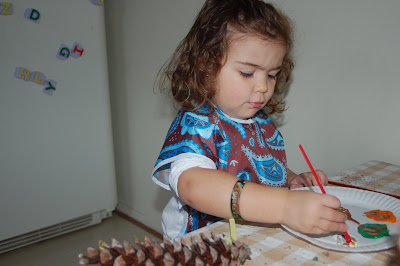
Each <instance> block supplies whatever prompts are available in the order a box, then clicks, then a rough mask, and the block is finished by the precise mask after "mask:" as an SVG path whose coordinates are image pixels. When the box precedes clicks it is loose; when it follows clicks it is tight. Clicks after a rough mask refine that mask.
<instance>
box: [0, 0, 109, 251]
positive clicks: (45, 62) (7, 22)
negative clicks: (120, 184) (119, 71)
mask: <svg viewBox="0 0 400 266" xmlns="http://www.w3.org/2000/svg"><path fill="white" fill-rule="evenodd" d="M103 1H104V0H99V1H96V0H68V1H65V0H18V1H17V0H15V1H12V0H8V1H7V0H6V1H1V2H0V25H1V31H0V51H1V52H0V83H1V84H0V129H1V130H0V253H3V252H6V251H8V250H11V249H14V248H18V247H21V246H24V245H28V244H31V243H34V242H37V241H41V240H44V239H47V238H50V237H53V236H56V235H60V234H63V233H67V232H70V231H73V230H77V229H80V228H83V227H86V226H89V225H93V224H96V223H99V222H101V220H102V219H103V218H106V217H109V216H110V215H111V212H112V211H113V210H114V209H115V206H116V201H117V197H116V180H115V169H114V155H113V144H112V128H111V113H110V99H109V86H108V77H107V54H106V39H105V38H106V36H105V25H104V23H105V21H104V5H103V4H104V3H103Z"/></svg>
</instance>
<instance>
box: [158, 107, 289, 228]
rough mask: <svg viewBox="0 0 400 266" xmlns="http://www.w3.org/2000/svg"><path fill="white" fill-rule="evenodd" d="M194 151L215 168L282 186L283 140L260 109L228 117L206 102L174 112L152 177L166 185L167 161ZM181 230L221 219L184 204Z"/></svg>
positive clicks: (284, 167) (284, 181) (284, 179)
mask: <svg viewBox="0 0 400 266" xmlns="http://www.w3.org/2000/svg"><path fill="white" fill-rule="evenodd" d="M190 154H197V155H201V156H205V157H207V158H209V159H210V160H212V161H213V162H214V163H215V166H216V169H219V170H222V171H225V172H228V173H230V174H232V175H235V176H237V177H239V178H242V179H245V180H249V181H251V182H254V183H258V184H263V185H266V186H274V187H287V163H286V154H285V145H284V141H283V138H282V136H281V134H280V133H279V131H278V129H277V128H276V126H275V125H274V124H273V122H272V120H271V119H270V118H269V117H268V116H267V115H266V114H265V113H264V112H263V111H259V112H258V113H257V114H256V115H255V116H254V117H253V118H252V119H251V120H238V121H237V120H235V121H234V120H232V119H230V118H229V117H227V116H226V115H224V114H223V113H222V112H221V111H220V110H219V109H217V108H215V110H214V111H208V110H207V108H206V107H204V108H202V109H199V110H197V111H195V112H189V111H185V110H182V111H181V112H179V114H178V115H177V117H176V118H175V120H174V121H173V122H172V125H171V127H170V129H169V131H168V134H167V137H166V140H165V143H164V146H163V147H162V149H161V152H160V155H159V157H158V159H157V162H156V165H155V167H154V169H153V180H155V182H156V183H157V184H159V185H160V186H162V187H164V188H166V189H170V188H169V180H168V176H169V173H170V165H171V163H172V162H173V161H174V160H176V159H177V158H179V157H180V156H188V155H190ZM185 210H186V211H187V212H188V219H189V220H188V223H187V230H186V233H188V232H191V231H193V230H196V229H198V228H201V227H203V226H206V225H208V224H211V223H214V222H216V221H218V220H221V219H220V218H218V217H214V216H211V215H207V214H204V213H201V212H199V211H197V210H195V209H193V208H191V207H189V206H185Z"/></svg>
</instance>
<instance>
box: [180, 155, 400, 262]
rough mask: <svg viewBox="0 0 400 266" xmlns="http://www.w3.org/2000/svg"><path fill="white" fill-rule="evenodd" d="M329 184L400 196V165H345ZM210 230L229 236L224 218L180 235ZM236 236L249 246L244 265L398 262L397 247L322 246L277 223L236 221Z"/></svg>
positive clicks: (187, 239) (190, 234)
mask: <svg viewBox="0 0 400 266" xmlns="http://www.w3.org/2000/svg"><path fill="white" fill-rule="evenodd" d="M330 184H331V185H341V186H350V187H359V188H363V189H367V190H376V191H379V192H381V193H385V194H390V195H393V196H396V197H399V198H400V166H398V165H393V164H389V163H385V162H379V161H370V162H367V163H364V164H361V165H359V166H357V167H354V168H351V169H348V170H346V171H344V172H342V173H340V174H338V176H336V177H333V178H332V180H331V178H330ZM211 232H214V233H215V234H217V235H219V236H221V235H226V236H229V235H230V233H229V222H228V221H226V220H223V221H220V222H217V223H214V224H212V225H210V226H207V227H203V228H200V229H199V230H196V231H194V232H191V233H189V234H187V235H185V236H183V237H182V240H184V241H185V242H187V243H189V241H190V238H191V237H194V238H195V239H196V240H198V241H201V240H200V235H199V234H200V233H204V234H205V235H206V236H207V237H209V236H210V234H211ZM236 232H237V236H238V240H239V241H240V242H242V243H245V244H246V245H248V246H249V247H250V248H251V251H252V255H251V260H247V261H246V263H245V265H321V264H326V265H400V254H399V252H398V251H397V249H396V248H393V249H390V250H385V251H380V252H371V253H346V252H338V251H331V250H325V249H323V248H320V247H318V246H315V245H313V244H310V243H308V242H306V241H304V240H302V239H300V238H297V237H295V236H293V235H291V234H290V233H288V232H287V231H285V230H284V229H283V228H282V227H281V226H279V225H270V224H256V223H248V222H237V223H236Z"/></svg>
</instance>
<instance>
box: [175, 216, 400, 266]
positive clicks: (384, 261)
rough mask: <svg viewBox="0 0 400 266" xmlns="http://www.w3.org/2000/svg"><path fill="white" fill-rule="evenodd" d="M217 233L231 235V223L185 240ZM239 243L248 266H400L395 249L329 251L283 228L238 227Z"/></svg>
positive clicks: (221, 222)
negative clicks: (245, 247) (247, 257)
mask: <svg viewBox="0 0 400 266" xmlns="http://www.w3.org/2000/svg"><path fill="white" fill-rule="evenodd" d="M211 232H214V233H215V234H217V235H218V236H224V235H226V236H228V237H229V235H230V233H229V222H228V221H225V220H224V221H220V222H217V223H215V224H212V225H210V226H207V227H203V228H201V229H199V230H196V231H194V232H192V233H189V234H187V235H185V236H184V237H183V238H182V239H183V240H184V241H185V242H186V243H188V244H189V243H190V238H191V237H192V236H193V237H194V238H195V239H196V240H197V241H201V238H200V236H199V234H200V233H204V234H205V235H206V236H207V237H210V236H211ZM236 233H237V236H238V240H239V241H240V242H242V243H245V244H246V245H248V246H249V247H250V249H251V252H252V255H251V260H247V261H246V263H245V265H322V264H325V265H397V264H390V263H394V262H395V261H399V263H400V256H399V254H398V252H397V250H395V249H390V250H386V251H381V252H373V253H346V252H336V251H331V250H325V249H323V248H320V247H317V246H315V245H313V244H310V243H308V242H306V241H304V240H302V239H299V238H296V237H294V236H293V235H291V234H290V233H288V232H286V231H285V230H284V229H283V228H282V227H280V226H279V225H265V224H258V225H254V224H253V225H251V224H247V223H246V224H240V223H239V224H238V223H237V224H236Z"/></svg>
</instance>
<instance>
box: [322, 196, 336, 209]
mask: <svg viewBox="0 0 400 266" xmlns="http://www.w3.org/2000/svg"><path fill="white" fill-rule="evenodd" d="M321 196H322V202H321V203H322V204H323V205H324V206H326V207H329V208H332V209H336V210H338V209H339V208H340V207H341V202H340V200H339V199H338V198H337V197H335V196H333V195H329V194H323V195H321Z"/></svg>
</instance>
